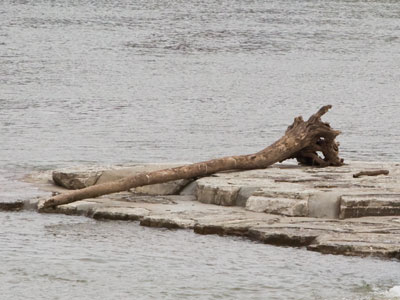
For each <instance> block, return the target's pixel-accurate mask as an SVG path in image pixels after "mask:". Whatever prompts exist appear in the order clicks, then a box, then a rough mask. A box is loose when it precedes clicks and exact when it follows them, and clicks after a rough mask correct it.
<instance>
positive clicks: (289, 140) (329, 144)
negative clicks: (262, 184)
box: [39, 105, 343, 211]
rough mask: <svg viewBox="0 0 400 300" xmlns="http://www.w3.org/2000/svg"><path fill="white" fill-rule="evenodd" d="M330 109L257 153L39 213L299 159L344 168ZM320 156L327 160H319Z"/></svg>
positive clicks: (133, 181)
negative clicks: (137, 189) (328, 115)
mask: <svg viewBox="0 0 400 300" xmlns="http://www.w3.org/2000/svg"><path fill="white" fill-rule="evenodd" d="M330 108H331V105H326V106H323V107H322V108H321V109H320V110H319V111H318V112H317V113H315V114H314V115H312V116H311V117H310V118H309V119H308V120H307V121H304V120H303V118H302V117H297V118H295V119H294V122H293V124H292V125H290V126H289V127H288V129H287V130H286V132H285V135H284V136H282V137H281V138H280V139H279V140H277V141H276V142H275V143H273V144H272V145H270V146H268V147H267V148H265V149H263V150H261V151H259V152H257V153H254V154H249V155H239V156H228V157H223V158H219V159H213V160H209V161H204V162H199V163H194V164H190V165H185V166H181V167H176V168H169V169H164V170H158V171H152V172H144V173H141V174H137V175H133V176H129V177H126V178H123V179H120V180H118V181H114V182H108V183H103V184H98V185H94V186H90V187H87V188H83V189H80V190H75V191H71V192H68V193H64V194H60V195H56V196H54V197H52V198H50V199H47V200H46V201H43V202H41V203H40V205H39V210H40V211H44V210H45V209H46V208H50V207H54V206H57V205H62V204H67V203H71V202H74V201H78V200H82V199H87V198H95V197H99V196H102V195H106V194H111V193H117V192H122V191H127V190H129V189H131V188H135V187H139V186H144V185H150V184H156V183H164V182H168V181H173V180H178V179H190V178H195V177H203V176H207V175H211V174H213V173H217V172H221V171H228V170H250V169H263V168H266V167H268V166H270V165H272V164H274V163H276V162H280V161H284V160H286V159H289V158H296V159H297V160H298V162H299V163H302V164H306V165H312V166H319V167H326V166H341V165H343V159H341V158H339V148H338V146H339V144H338V143H337V142H336V141H335V138H336V136H337V135H339V134H340V131H337V130H333V129H332V128H331V127H330V125H329V124H328V123H324V122H322V121H321V117H322V116H323V115H324V114H325V113H326V112H327V111H328V110H329V109H330ZM318 152H320V153H322V154H323V156H322V157H321V156H319V155H318Z"/></svg>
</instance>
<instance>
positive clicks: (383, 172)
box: [353, 170, 389, 178]
mask: <svg viewBox="0 0 400 300" xmlns="http://www.w3.org/2000/svg"><path fill="white" fill-rule="evenodd" d="M378 175H389V170H374V171H361V172H358V173H356V174H353V178H358V177H361V176H378Z"/></svg>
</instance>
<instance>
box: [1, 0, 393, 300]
mask: <svg viewBox="0 0 400 300" xmlns="http://www.w3.org/2000/svg"><path fill="white" fill-rule="evenodd" d="M399 18H400V2H399V1H389V0H386V1H344V0H343V1H339V0H336V1H329V0H327V1H316V0H310V1H295V0H294V1H282V0H279V1H278V0H272V1H257V0H256V1H244V0H237V1H234V0H232V1H215V0H210V1H196V0H187V1H177V0H172V1H157V0H154V1H135V0H130V1H128V0H126V1H123V0H114V1H106V0H98V1H89V0H88V1H84V0H75V1H61V0H54V1H50V0H49V1H45V0H36V1H30V0H24V1H23V0H20V1H17V0H14V1H12V0H7V1H0V183H1V185H0V201H14V200H16V199H27V198H29V197H33V196H35V195H37V194H38V191H36V190H35V189H34V188H33V187H29V186H25V185H24V184H22V183H20V182H18V181H17V179H18V178H19V177H20V176H22V175H23V174H25V173H28V172H30V171H31V170H33V169H48V168H55V167H61V166H71V165H76V164H92V163H96V164H109V163H110V164H118V163H128V162H129V163H132V162H154V161H178V160H179V161H198V160H203V159H209V158H214V157H219V156H225V155H231V154H245V153H251V152H255V151H258V150H261V149H262V148H264V147H265V146H267V145H269V144H270V143H272V142H273V141H275V140H276V139H277V138H279V137H280V136H281V135H282V134H283V132H284V130H285V128H286V127H287V126H288V125H289V124H290V123H291V121H292V120H293V118H294V117H295V116H297V115H300V114H301V115H303V116H304V117H308V116H309V115H310V114H312V113H313V112H315V111H316V110H317V109H318V108H319V107H320V106H322V105H324V104H332V105H333V109H332V111H330V112H329V113H328V115H327V116H326V120H328V121H330V122H331V124H332V126H333V127H335V128H337V129H340V130H341V131H342V132H343V133H342V135H341V136H340V138H339V140H340V142H341V152H342V156H343V157H344V158H345V160H385V161H398V157H399V156H400V150H399V149H400V148H399V135H400V130H399V128H400V118H399V117H398V115H399V113H400V100H399V95H400V84H399V82H400V23H399ZM0 255H1V261H0V262H1V264H0V281H1V285H0V295H2V297H3V298H5V299H10V298H13V299H29V298H32V299H72V298H75V299H76V298H81V299H98V298H105V299H128V298H129V299H145V298H148V299H154V298H158V299H167V298H169V299H179V298H180V299H186V298H193V299H198V298H199V299H201V298H203V299H214V298H215V299H232V298H238V299H239V298H240V299H243V298H249V299H388V298H390V297H391V296H390V293H388V291H389V289H392V292H393V291H396V286H399V285H400V272H399V270H400V265H399V264H398V263H396V262H391V261H380V260H373V259H359V258H345V257H333V256H322V255H320V254H316V253H310V252H306V251H304V250H299V249H288V248H276V247H269V246H266V245H261V244H255V243H250V242H248V241H243V240H241V239H232V238H221V237H215V236H196V235H194V234H192V233H190V232H185V231H166V230H158V229H157V230H153V229H148V228H142V227H139V226H137V225H136V224H134V223H118V222H98V221H93V220H89V219H85V218H78V217H66V216H47V215H46V216H42V215H40V216H39V215H37V214H35V213H33V212H32V213H31V212H26V213H0ZM392 295H393V293H392Z"/></svg>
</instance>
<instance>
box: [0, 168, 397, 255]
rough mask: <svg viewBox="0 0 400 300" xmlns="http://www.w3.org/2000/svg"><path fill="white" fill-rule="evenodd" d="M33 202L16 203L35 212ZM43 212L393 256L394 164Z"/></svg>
mask: <svg viewBox="0 0 400 300" xmlns="http://www.w3.org/2000/svg"><path fill="white" fill-rule="evenodd" d="M181 164H182V163H181ZM181 164H179V163H178V164H161V165H155V164H150V165H135V166H129V167H124V168H120V167H108V168H104V167H103V168H101V167H99V168H92V169H88V168H82V167H81V168H73V169H64V170H57V171H54V172H40V173H35V174H31V175H30V176H28V177H27V178H26V181H28V182H31V183H33V184H35V185H36V186H38V187H39V188H41V189H42V190H45V191H48V192H56V193H60V192H65V191H67V190H66V189H65V187H66V185H67V184H64V183H62V182H68V181H69V182H71V181H74V182H75V184H78V185H79V184H81V185H83V186H81V187H84V186H88V185H93V184H98V183H99V182H106V181H112V180H115V179H119V178H122V177H124V176H128V175H132V174H135V172H136V173H137V172H143V171H147V170H156V169H162V168H168V167H174V166H178V165H181ZM378 169H386V170H389V174H388V175H380V176H371V177H369V176H366V177H360V178H353V176H352V175H353V174H355V173H357V172H360V171H373V170H378ZM59 174H62V176H60V175H59ZM121 176H122V177H121ZM56 178H58V179H56ZM60 178H61V179H60ZM101 178H103V179H101ZM100 179H101V180H100ZM57 180H59V181H60V182H57ZM55 182H56V183H57V184H58V185H55V184H54V183H55ZM77 182H78V183H77ZM79 182H80V183H79ZM60 185H61V186H62V187H60ZM69 188H79V186H78V187H77V186H75V187H72V186H69ZM38 201H39V199H37V200H30V201H29V202H25V203H24V205H25V207H26V208H35V207H36V205H37V202H38ZM13 207H14V208H15V209H14V210H20V209H22V206H21V203H20V202H18V203H16V204H15V206H13V204H7V205H5V208H4V209H8V210H13ZM1 209H3V208H2V206H1V205H0V210H1ZM48 212H49V213H61V214H69V215H84V216H87V217H91V218H94V219H110V220H131V221H139V222H140V225H142V226H150V227H164V228H170V229H179V228H182V229H191V230H193V231H194V232H195V233H198V234H219V235H235V236H242V237H245V238H248V239H251V240H255V241H259V242H262V243H266V244H272V245H278V246H292V247H306V248H307V249H308V250H311V251H317V252H321V253H329V254H342V255H355V256H377V257H383V258H390V259H393V258H395V259H400V164H396V163H370V162H368V163H367V162H352V163H350V164H348V165H345V166H342V167H336V168H335V167H329V168H311V167H300V166H297V165H291V164H276V165H274V166H272V167H270V168H267V169H263V170H251V171H244V172H225V173H218V174H215V175H213V176H210V177H205V178H201V179H198V180H196V181H193V182H189V181H176V182H172V183H168V184H160V185H157V186H156V187H153V186H147V187H145V188H141V189H135V190H133V191H127V192H123V193H118V194H113V195H107V196H103V197H99V198H95V199H86V200H82V201H77V202H74V203H70V204H67V205H61V206H58V207H57V208H55V209H51V210H48Z"/></svg>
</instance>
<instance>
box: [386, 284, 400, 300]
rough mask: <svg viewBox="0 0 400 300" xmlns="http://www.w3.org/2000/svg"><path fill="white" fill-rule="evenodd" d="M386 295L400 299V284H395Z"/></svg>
mask: <svg viewBox="0 0 400 300" xmlns="http://www.w3.org/2000/svg"><path fill="white" fill-rule="evenodd" d="M386 296H388V297H390V298H393V299H400V285H395V286H394V287H392V288H391V289H389V291H387V292H386Z"/></svg>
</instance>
